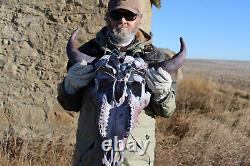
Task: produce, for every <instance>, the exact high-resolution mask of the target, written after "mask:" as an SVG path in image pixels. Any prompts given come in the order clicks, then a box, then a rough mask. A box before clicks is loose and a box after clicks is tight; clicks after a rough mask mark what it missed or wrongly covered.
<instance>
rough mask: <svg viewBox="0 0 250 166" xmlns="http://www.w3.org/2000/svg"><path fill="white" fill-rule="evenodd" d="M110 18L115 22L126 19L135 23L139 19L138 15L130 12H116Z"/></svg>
mask: <svg viewBox="0 0 250 166" xmlns="http://www.w3.org/2000/svg"><path fill="white" fill-rule="evenodd" d="M109 16H110V18H111V19H112V20H114V21H119V20H121V19H122V18H124V19H125V20H127V21H134V20H135V19H136V17H137V14H134V13H132V12H129V11H119V10H115V11H113V12H111V13H110V14H109Z"/></svg>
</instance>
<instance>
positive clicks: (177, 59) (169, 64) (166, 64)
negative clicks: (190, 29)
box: [148, 37, 186, 72]
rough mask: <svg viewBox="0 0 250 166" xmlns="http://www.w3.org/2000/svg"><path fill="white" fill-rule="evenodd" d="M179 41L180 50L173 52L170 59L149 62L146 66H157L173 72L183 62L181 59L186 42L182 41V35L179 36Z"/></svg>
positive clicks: (184, 54)
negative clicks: (173, 54)
mask: <svg viewBox="0 0 250 166" xmlns="http://www.w3.org/2000/svg"><path fill="white" fill-rule="evenodd" d="M180 43H181V48H180V51H179V52H178V53H177V54H175V56H173V57H172V58H171V59H169V60H166V61H162V62H156V63H149V64H148V66H149V68H151V67H154V68H159V67H161V68H162V69H163V70H165V71H167V72H174V71H176V70H178V69H179V68H180V67H181V65H182V64H183V61H184V59H185V56H186V44H185V43H184V41H183V39H182V37H180Z"/></svg>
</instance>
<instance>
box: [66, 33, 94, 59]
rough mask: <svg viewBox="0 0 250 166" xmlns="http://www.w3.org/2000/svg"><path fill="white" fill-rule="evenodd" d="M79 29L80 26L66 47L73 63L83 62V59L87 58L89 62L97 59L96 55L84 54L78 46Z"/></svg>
mask: <svg viewBox="0 0 250 166" xmlns="http://www.w3.org/2000/svg"><path fill="white" fill-rule="evenodd" d="M78 31H79V28H77V29H76V30H75V31H74V32H73V33H72V35H71V36H70V38H69V41H68V43H67V48H66V51H67V56H68V58H69V61H70V62H71V63H72V64H75V63H77V62H81V61H82V60H85V61H86V62H87V63H90V62H92V61H93V60H94V59H95V57H91V56H88V55H86V54H83V53H82V52H80V51H79V50H78V49H77V48H76V34H77V33H78Z"/></svg>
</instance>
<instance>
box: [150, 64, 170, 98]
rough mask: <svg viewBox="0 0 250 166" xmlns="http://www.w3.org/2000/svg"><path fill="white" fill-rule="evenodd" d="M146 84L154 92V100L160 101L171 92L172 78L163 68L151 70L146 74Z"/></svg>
mask: <svg viewBox="0 0 250 166" xmlns="http://www.w3.org/2000/svg"><path fill="white" fill-rule="evenodd" d="M146 82H147V86H148V88H149V89H150V90H151V91H152V97H153V99H154V100H156V101H160V100H161V99H163V98H164V97H166V96H167V94H168V93H169V92H170V88H171V85H172V78H171V75H170V74H169V73H168V72H166V71H165V70H163V69H162V68H161V67H160V68H158V69H157V70H155V69H154V68H151V69H148V70H147V72H146Z"/></svg>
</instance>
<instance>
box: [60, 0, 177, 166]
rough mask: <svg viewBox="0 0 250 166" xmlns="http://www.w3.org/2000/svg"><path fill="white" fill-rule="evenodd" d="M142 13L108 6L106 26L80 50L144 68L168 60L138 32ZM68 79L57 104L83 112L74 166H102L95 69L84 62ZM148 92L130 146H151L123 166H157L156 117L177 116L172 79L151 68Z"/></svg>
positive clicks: (135, 0) (119, 3)
mask: <svg viewBox="0 0 250 166" xmlns="http://www.w3.org/2000/svg"><path fill="white" fill-rule="evenodd" d="M141 18H142V11H141V8H140V4H139V0H110V2H109V4H108V11H107V13H106V17H105V20H106V23H107V26H105V27H104V28H103V29H101V30H100V31H99V32H98V33H97V35H96V38H94V39H92V40H90V41H89V42H87V43H85V44H84V45H82V46H81V47H80V48H79V50H80V51H81V52H83V53H85V54H87V55H89V56H93V57H96V58H101V57H102V56H104V55H105V54H107V52H111V51H112V50H113V49H118V50H119V51H120V55H119V56H127V55H130V56H135V55H136V56H138V55H139V56H140V57H141V58H143V59H144V61H145V62H147V63H150V62H156V61H163V60H165V59H166V58H167V57H166V56H165V54H163V53H161V52H160V51H158V50H157V49H156V48H154V47H153V46H152V43H151V36H150V35H148V34H146V33H145V32H144V31H142V30H141V29H139V26H140V21H141ZM67 67H68V74H67V76H66V77H65V79H64V81H63V82H62V83H61V84H60V86H59V91H58V93H59V94H58V101H59V102H60V104H61V105H62V106H63V107H64V109H66V110H70V111H79V112H80V116H79V120H78V129H77V139H76V145H75V152H74V161H73V162H74V165H87V166H91V165H93V166H98V165H102V161H101V159H102V157H103V151H102V149H101V144H102V140H101V138H100V136H99V132H98V126H97V125H96V110H95V106H94V105H93V104H94V103H95V99H94V98H92V97H90V96H89V94H90V92H89V89H88V87H87V85H88V84H90V83H92V81H93V79H94V77H95V75H94V72H93V66H92V65H86V62H80V63H76V64H74V65H73V64H70V62H68V66H67ZM146 82H147V86H148V88H149V89H150V92H151V99H150V104H149V105H148V106H147V107H146V108H145V111H143V112H142V113H141V114H140V115H139V118H138V122H139V123H138V124H137V126H136V127H135V128H134V130H133V131H132V133H131V135H130V137H129V138H128V140H131V139H132V140H140V141H142V142H145V141H147V140H148V141H149V146H148V147H147V151H146V153H145V154H143V155H139V154H138V152H129V151H126V152H125V157H126V158H125V161H124V162H123V164H124V165H137V166H138V165H139V166H143V165H149V164H150V165H153V162H154V147H155V119H154V118H155V116H163V117H169V116H170V115H171V114H172V113H173V111H174V110H175V108H176V106H175V93H174V90H173V89H172V88H171V84H172V79H171V76H170V74H169V73H167V72H166V71H164V70H163V69H161V68H159V69H157V70H156V69H154V68H151V69H149V70H148V71H147V73H146Z"/></svg>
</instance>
